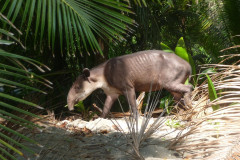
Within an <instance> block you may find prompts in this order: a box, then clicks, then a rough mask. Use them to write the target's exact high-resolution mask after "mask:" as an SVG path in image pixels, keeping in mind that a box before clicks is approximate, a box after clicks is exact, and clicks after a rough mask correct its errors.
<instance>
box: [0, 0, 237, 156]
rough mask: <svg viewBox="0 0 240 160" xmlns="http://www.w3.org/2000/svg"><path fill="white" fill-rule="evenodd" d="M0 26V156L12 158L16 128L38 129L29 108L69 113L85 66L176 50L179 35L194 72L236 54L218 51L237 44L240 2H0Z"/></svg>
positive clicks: (183, 0)
mask: <svg viewBox="0 0 240 160" xmlns="http://www.w3.org/2000/svg"><path fill="white" fill-rule="evenodd" d="M0 22H1V23H0V57H1V58H0V106H1V107H0V117H1V118H2V119H5V120H7V122H5V124H4V125H2V124H0V130H1V131H2V133H4V134H2V133H0V137H1V138H0V146H2V145H3V146H7V147H8V148H9V150H5V149H3V148H1V147H0V153H1V154H0V158H1V159H4V157H5V158H7V157H8V158H12V159H14V158H13V157H11V155H10V154H9V153H11V151H15V152H17V153H19V154H20V155H21V154H22V153H21V151H19V150H18V149H17V148H22V149H26V148H24V147H22V146H21V145H20V144H18V142H16V143H15V142H13V141H11V140H9V137H12V135H17V136H20V137H21V136H22V135H20V134H19V133H18V132H15V131H14V130H16V129H17V128H18V127H19V126H25V127H29V128H31V127H35V125H34V124H32V123H31V122H29V121H26V120H25V119H26V118H29V116H30V117H36V115H33V114H31V113H30V112H28V111H32V112H33V111H34V112H35V113H38V112H39V110H37V111H36V110H33V109H32V107H36V108H38V109H43V108H45V109H54V110H55V111H56V112H57V113H58V112H60V111H62V110H66V108H64V106H65V105H66V95H67V92H68V89H69V87H70V85H71V84H72V81H73V80H74V79H75V77H76V76H77V75H78V74H79V73H80V72H81V70H82V69H83V68H84V67H89V68H91V67H93V66H96V65H98V64H100V63H101V62H103V61H104V60H106V59H108V58H112V57H115V56H119V55H123V54H129V53H133V52H136V51H140V50H147V49H164V48H162V47H163V45H162V44H163V43H164V44H166V45H167V46H169V48H171V49H172V50H174V49H175V47H176V46H177V43H178V40H179V39H180V38H181V37H183V39H184V42H185V49H186V51H187V53H188V54H189V55H191V57H192V59H193V63H194V65H195V66H196V73H200V72H201V71H200V67H199V65H201V64H209V63H218V62H220V61H221V60H222V59H221V58H220V56H221V55H226V54H229V53H234V52H235V51H236V52H237V51H239V50H238V48H234V49H235V50H234V51H233V50H232V51H231V52H228V51H221V50H224V49H225V48H229V47H231V46H235V45H238V44H239V42H240V37H239V35H240V29H239V28H240V1H239V0H202V1H198V0H162V1H160V0H151V1H145V0H141V1H140V0H137V1H136V0H128V1H123V0H118V1H115V0H38V1H36V0H0ZM231 62H232V61H229V62H228V63H231ZM45 65H46V66H45ZM45 93H47V94H45ZM89 101H90V102H91V99H90V100H89ZM86 105H88V104H86ZM40 106H41V107H40ZM9 122H11V123H9ZM3 138H4V140H1V139H3ZM22 138H24V139H25V140H28V138H27V137H22ZM29 141H31V140H29ZM34 143H35V142H34ZM10 144H11V145H10ZM9 145H10V146H9ZM14 146H18V147H16V148H15V147H14ZM26 150H28V151H29V152H31V150H29V149H26ZM8 158H7V159H8Z"/></svg>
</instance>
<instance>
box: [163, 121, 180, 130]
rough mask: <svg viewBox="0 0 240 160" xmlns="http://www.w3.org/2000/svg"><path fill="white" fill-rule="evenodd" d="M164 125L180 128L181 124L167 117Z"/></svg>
mask: <svg viewBox="0 0 240 160" xmlns="http://www.w3.org/2000/svg"><path fill="white" fill-rule="evenodd" d="M166 125H167V126H169V127H171V128H175V129H178V128H182V127H183V125H181V123H180V122H179V121H177V120H173V119H168V120H167V121H166Z"/></svg>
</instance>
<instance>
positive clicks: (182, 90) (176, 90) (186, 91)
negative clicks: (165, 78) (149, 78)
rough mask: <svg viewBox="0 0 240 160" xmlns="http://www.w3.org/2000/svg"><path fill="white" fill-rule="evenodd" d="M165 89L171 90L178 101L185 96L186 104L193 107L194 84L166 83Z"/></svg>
mask: <svg viewBox="0 0 240 160" xmlns="http://www.w3.org/2000/svg"><path fill="white" fill-rule="evenodd" d="M165 89H166V90H168V91H169V92H171V93H172V94H173V96H174V99H175V100H177V101H179V100H180V99H181V97H182V96H183V98H184V103H185V105H187V106H188V107H190V108H192V104H191V92H192V86H191V85H184V84H182V83H171V84H166V85H165Z"/></svg>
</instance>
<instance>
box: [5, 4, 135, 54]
mask: <svg viewBox="0 0 240 160" xmlns="http://www.w3.org/2000/svg"><path fill="white" fill-rule="evenodd" d="M7 7H10V8H9V9H8V10H6V8H7ZM128 7H129V6H128V4H125V3H121V2H116V1H114V0H91V1H89V0H49V1H48V0H41V1H36V0H12V1H10V3H9V1H6V2H5V3H4V5H3V7H2V11H4V12H3V13H6V15H7V18H8V19H10V20H12V21H15V20H16V18H18V19H20V20H21V29H22V30H23V29H24V30H26V34H25V35H26V37H25V40H26V39H27V38H28V36H29V34H30V31H31V32H33V33H34V37H35V40H34V44H35V48H36V46H39V48H40V49H41V48H42V46H43V45H46V44H47V45H48V46H49V48H52V50H53V51H54V48H55V45H56V44H55V42H57V43H58V45H60V47H61V50H62V51H63V49H66V50H67V51H71V52H74V53H75V52H76V49H78V50H79V51H81V52H82V49H81V47H85V50H86V51H89V50H92V51H94V52H96V51H98V52H100V53H102V52H101V48H100V46H99V44H98V42H97V39H96V37H97V36H98V37H101V38H102V39H106V38H107V39H114V40H122V39H124V37H123V35H124V34H125V33H126V31H127V30H129V27H128V25H132V24H133V20H132V19H131V18H129V17H128V16H126V15H125V14H128V13H132V12H131V11H130V10H129V9H128ZM121 12H122V13H121ZM123 13H124V14H123ZM15 24H16V25H17V26H18V24H17V23H15ZM19 27H20V25H19ZM31 34H32V33H31ZM45 39H46V40H47V43H46V42H45V41H44V40H45ZM64 44H66V46H65V45H64ZM87 44H88V45H87ZM65 47H66V48H65Z"/></svg>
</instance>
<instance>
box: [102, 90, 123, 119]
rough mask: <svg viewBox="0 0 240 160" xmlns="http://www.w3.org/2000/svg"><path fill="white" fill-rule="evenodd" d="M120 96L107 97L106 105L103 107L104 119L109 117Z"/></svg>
mask: <svg viewBox="0 0 240 160" xmlns="http://www.w3.org/2000/svg"><path fill="white" fill-rule="evenodd" d="M118 96H119V95H118V94H112V95H107V98H106V100H105V104H104V107H103V112H102V116H101V117H102V118H106V116H107V115H108V113H109V111H110V109H111V107H112V105H113V103H114V102H115V101H116V99H117V98H118Z"/></svg>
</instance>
